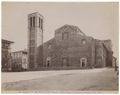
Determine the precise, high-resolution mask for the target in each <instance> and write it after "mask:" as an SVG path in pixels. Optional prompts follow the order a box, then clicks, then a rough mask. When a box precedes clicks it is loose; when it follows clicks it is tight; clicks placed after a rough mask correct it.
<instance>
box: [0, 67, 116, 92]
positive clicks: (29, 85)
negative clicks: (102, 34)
mask: <svg viewBox="0 0 120 95" xmlns="http://www.w3.org/2000/svg"><path fill="white" fill-rule="evenodd" d="M117 81H118V79H117V75H116V73H115V72H114V70H113V69H111V68H102V69H87V70H62V71H34V72H17V73H10V72H9V73H2V92H8V91H17V92H21V91H22V92H23V91H25V92H30V91H40V92H66V91H67V92H71V91H72V92H78V91H110V92H117V91H118V82H117Z"/></svg>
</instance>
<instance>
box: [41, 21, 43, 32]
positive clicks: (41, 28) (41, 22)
mask: <svg viewBox="0 0 120 95" xmlns="http://www.w3.org/2000/svg"><path fill="white" fill-rule="evenodd" d="M41 29H42V30H43V19H41Z"/></svg>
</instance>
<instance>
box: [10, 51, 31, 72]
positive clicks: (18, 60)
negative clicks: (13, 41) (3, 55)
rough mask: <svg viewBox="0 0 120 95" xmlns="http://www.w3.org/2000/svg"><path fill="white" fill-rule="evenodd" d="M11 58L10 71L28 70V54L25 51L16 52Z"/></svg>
mask: <svg viewBox="0 0 120 95" xmlns="http://www.w3.org/2000/svg"><path fill="white" fill-rule="evenodd" d="M11 56H12V71H23V70H28V67H29V65H28V53H27V51H26V50H21V51H16V52H12V53H11Z"/></svg>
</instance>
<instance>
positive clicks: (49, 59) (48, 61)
mask: <svg viewBox="0 0 120 95" xmlns="http://www.w3.org/2000/svg"><path fill="white" fill-rule="evenodd" d="M50 65H51V57H47V59H46V67H50Z"/></svg>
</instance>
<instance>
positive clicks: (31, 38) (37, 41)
mask: <svg viewBox="0 0 120 95" xmlns="http://www.w3.org/2000/svg"><path fill="white" fill-rule="evenodd" d="M42 44H43V16H42V15H41V14H39V13H38V12H35V13H31V14H28V62H29V69H33V68H37V67H38V63H37V55H38V54H37V53H38V52H37V50H38V47H39V46H40V45H42Z"/></svg>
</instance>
